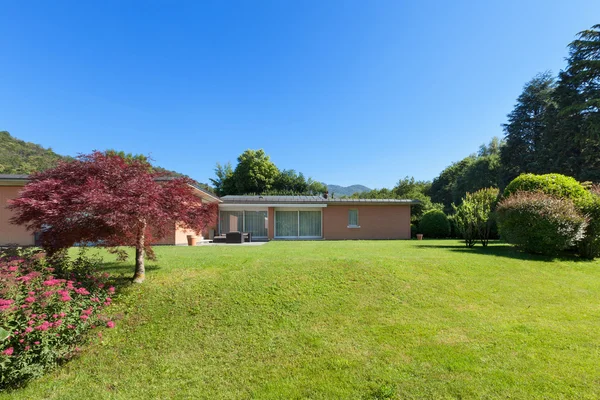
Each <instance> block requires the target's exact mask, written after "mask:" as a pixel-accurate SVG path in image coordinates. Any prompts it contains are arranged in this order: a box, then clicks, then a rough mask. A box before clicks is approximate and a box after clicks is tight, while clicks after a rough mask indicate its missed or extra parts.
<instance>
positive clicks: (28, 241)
mask: <svg viewBox="0 0 600 400" xmlns="http://www.w3.org/2000/svg"><path fill="white" fill-rule="evenodd" d="M21 188H22V186H0V246H1V245H7V244H17V245H19V246H32V245H33V244H34V237H33V234H32V233H31V232H28V231H27V230H26V229H25V227H23V226H20V225H13V224H11V223H10V222H9V220H10V218H11V217H12V216H13V212H12V211H10V210H9V209H8V208H6V206H7V205H8V201H9V200H11V199H14V198H16V197H17V196H18V195H19V191H20V190H21Z"/></svg>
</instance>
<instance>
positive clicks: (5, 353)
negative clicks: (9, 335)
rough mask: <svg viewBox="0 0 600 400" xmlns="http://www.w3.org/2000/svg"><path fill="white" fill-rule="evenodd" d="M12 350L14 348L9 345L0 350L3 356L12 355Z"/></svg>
mask: <svg viewBox="0 0 600 400" xmlns="http://www.w3.org/2000/svg"><path fill="white" fill-rule="evenodd" d="M14 351H15V350H14V349H13V348H12V347H9V348H8V349H6V350H4V351H3V352H2V354H4V355H5V356H12V354H13V352H14Z"/></svg>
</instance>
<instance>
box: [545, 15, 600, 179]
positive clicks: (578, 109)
mask: <svg viewBox="0 0 600 400" xmlns="http://www.w3.org/2000/svg"><path fill="white" fill-rule="evenodd" d="M567 62H568V65H567V68H566V69H565V70H564V71H562V72H561V73H560V74H559V81H558V85H557V88H556V93H555V99H556V103H557V106H558V109H559V114H558V118H557V123H556V126H555V130H554V132H553V138H552V144H553V147H552V149H551V150H552V157H551V160H552V161H553V166H554V168H553V169H555V171H554V172H560V173H563V174H566V175H571V176H574V177H575V178H577V179H579V180H582V181H583V180H592V181H596V182H598V181H600V25H594V26H593V27H592V28H591V29H588V30H585V31H582V32H579V34H578V35H577V39H576V40H574V41H573V42H571V43H570V44H569V57H568V58H567Z"/></svg>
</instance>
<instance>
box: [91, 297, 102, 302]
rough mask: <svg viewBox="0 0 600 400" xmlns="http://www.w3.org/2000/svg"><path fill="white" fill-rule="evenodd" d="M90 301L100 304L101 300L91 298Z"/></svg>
mask: <svg viewBox="0 0 600 400" xmlns="http://www.w3.org/2000/svg"><path fill="white" fill-rule="evenodd" d="M90 301H92V302H94V303H100V299H99V298H97V297H92V298H90Z"/></svg>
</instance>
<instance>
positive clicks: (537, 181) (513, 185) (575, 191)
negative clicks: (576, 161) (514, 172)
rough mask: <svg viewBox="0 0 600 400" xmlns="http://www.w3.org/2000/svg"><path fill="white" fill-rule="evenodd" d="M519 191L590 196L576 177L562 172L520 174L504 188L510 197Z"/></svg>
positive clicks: (578, 196)
mask: <svg viewBox="0 0 600 400" xmlns="http://www.w3.org/2000/svg"><path fill="white" fill-rule="evenodd" d="M517 192H542V193H545V194H547V195H550V196H554V197H558V198H561V199H571V200H577V199H582V198H588V197H590V192H588V191H587V190H586V189H585V187H584V186H583V185H582V184H581V183H579V182H577V180H575V178H571V177H570V176H565V175H560V174H546V175H535V174H523V175H520V176H518V177H516V178H515V179H513V180H512V182H510V183H509V184H508V186H507V187H506V189H504V197H509V196H511V195H513V194H515V193H517Z"/></svg>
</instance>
